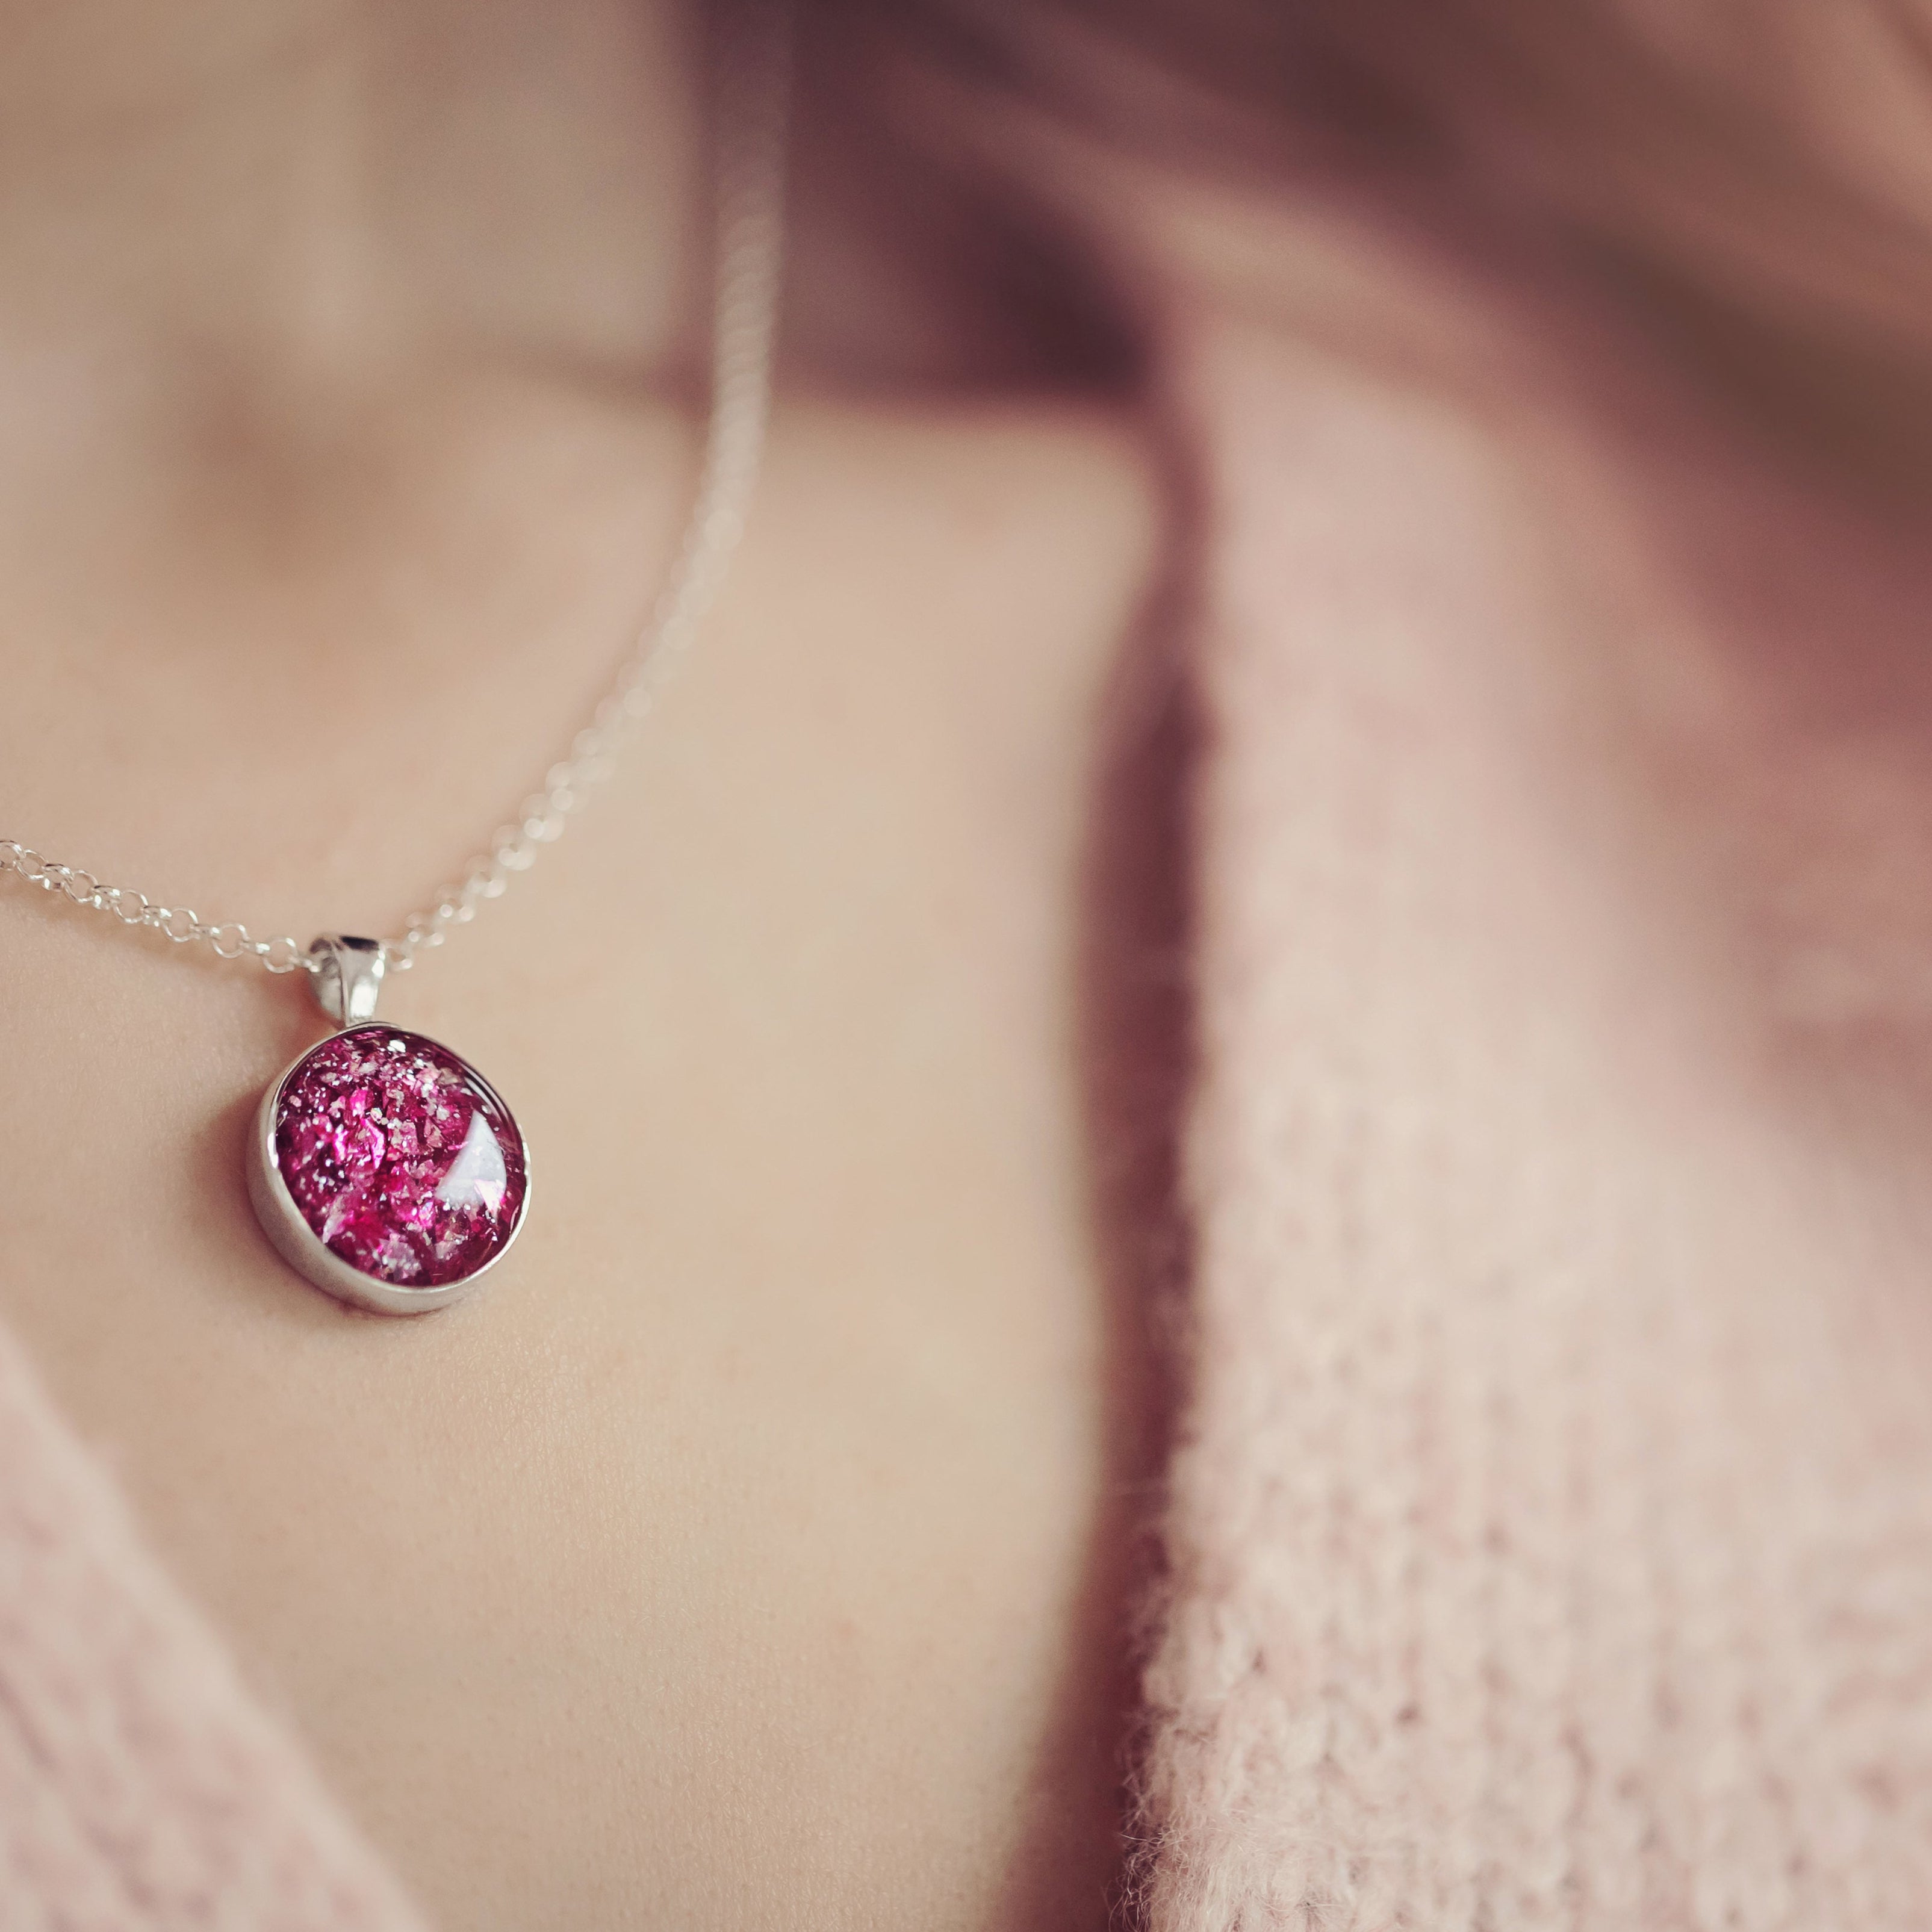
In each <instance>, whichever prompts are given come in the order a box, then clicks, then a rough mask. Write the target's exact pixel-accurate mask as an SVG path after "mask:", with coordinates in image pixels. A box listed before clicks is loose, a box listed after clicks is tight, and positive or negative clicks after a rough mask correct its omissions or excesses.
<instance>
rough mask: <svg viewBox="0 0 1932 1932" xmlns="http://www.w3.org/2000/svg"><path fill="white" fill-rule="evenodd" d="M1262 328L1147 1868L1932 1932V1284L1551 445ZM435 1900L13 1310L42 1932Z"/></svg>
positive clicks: (1224, 723)
mask: <svg viewBox="0 0 1932 1932" xmlns="http://www.w3.org/2000/svg"><path fill="white" fill-rule="evenodd" d="M1206 360H1207V363H1208V368H1209V371H1210V374H1209V380H1208V381H1207V382H1206V383H1205V385H1204V386H1203V389H1202V396H1203V398H1204V401H1203V411H1204V417H1205V424H1206V427H1207V429H1208V433H1209V437H1210V443H1211V447H1212V449H1213V450H1214V453H1215V454H1214V464H1215V475H1216V478H1217V485H1218V490H1219V495H1220V505H1219V510H1220V514H1219V519H1218V523H1219V529H1220V540H1219V551H1218V556H1217V565H1216V568H1215V571H1214V583H1215V589H1214V600H1213V601H1214V607H1213V609H1212V610H1211V620H1210V622H1209V623H1208V627H1207V631H1206V637H1205V651H1204V654H1203V658H1202V670H1201V676H1202V681H1203V688H1204V697H1205V704H1206V708H1207V711H1208V718H1209V722H1210V726H1211V753H1210V756H1209V758H1208V763H1207V766H1206V769H1205V775H1204V778H1203V787H1204V789H1203V793H1202V809H1201V812H1200V817H1199V826H1200V837H1201V841H1202V851H1201V857H1200V863H1201V866H1202V904H1201V931H1200V942H1199V943H1200V956H1199V988H1200V993H1199V998H1200V1025H1201V1031H1202V1060H1201V1067H1200V1073H1199V1087H1198V1089H1197V1091H1196V1094H1195V1095H1194V1097H1193V1101H1192V1114H1191V1122H1190V1160H1189V1177H1190V1178H1189V1189H1190V1205H1191V1208H1192V1211H1193V1215H1194V1217H1195V1220H1196V1226H1197V1229H1198V1234H1199V1243H1200V1252H1199V1267H1198V1272H1197V1278H1196V1283H1195V1287H1194V1307H1195V1310H1196V1322H1195V1331H1194V1336H1193V1343H1192V1345H1191V1349H1190V1355H1189V1359H1188V1361H1187V1363H1186V1364H1184V1373H1185V1378H1186V1385H1187V1397H1186V1400H1185V1403H1184V1412H1183V1415H1182V1423H1181V1444H1180V1447H1179V1448H1178V1451H1177V1454H1176V1458H1175V1465H1174V1469H1173V1471H1172V1502H1171V1507H1170V1512H1169V1521H1168V1525H1167V1536H1168V1547H1169V1557H1170V1564H1169V1576H1168V1577H1167V1580H1166V1583H1165V1584H1164V1585H1163V1598H1162V1601H1161V1604H1160V1607H1159V1608H1160V1614H1159V1617H1158V1619H1157V1625H1156V1629H1157V1642H1156V1647H1155V1651H1154V1656H1153V1659H1152V1662H1151V1668H1150V1670H1149V1673H1148V1682H1147V1698H1148V1713H1147V1718H1148V1745H1147V1751H1146V1757H1145V1767H1144V1786H1145V1811H1144V1814H1143V1818H1142V1837H1143V1841H1144V1842H1143V1846H1142V1856H1141V1858H1140V1859H1139V1863H1138V1865H1137V1867H1136V1872H1137V1887H1136V1898H1137V1902H1138V1903H1139V1905H1140V1906H1142V1908H1143V1909H1144V1910H1145V1913H1146V1915H1147V1918H1148V1921H1149V1923H1150V1924H1151V1925H1152V1926H1154V1927H1157V1928H1159V1932H1235V1928H1241V1932H1260V1928H1262V1927H1293V1928H1296V1932H1317V1928H1320V1932H1394V1928H1396V1927H1411V1928H1415V1932H1451V1928H1458V1927H1469V1928H1478V1927H1481V1928H1486V1932H1530V1928H1537V1929H1538V1932H1541V1928H1556V1927H1579V1928H1584V1927H1618V1928H1628V1932H1691V1928H1697V1932H1721V1928H1727V1929H1728V1928H1735V1932H1773V1928H1781V1927H1794V1928H1815V1932H1854V1928H1856V1932H1907V1928H1912V1929H1913V1932H1924V1928H1925V1927H1932V1401H1928V1400H1927V1390H1928V1388H1932V1321H1928V1312H1932V1297H1928V1296H1927V1295H1925V1294H1924V1292H1923V1290H1924V1283H1923V1282H1922V1281H1921V1280H1894V1279H1890V1278H1888V1277H1887V1274H1886V1273H1885V1270H1884V1268H1882V1267H1878V1266H1869V1267H1868V1266H1867V1265H1866V1264H1865V1262H1864V1259H1863V1258H1862V1256H1861V1247H1860V1243H1859V1239H1858V1226H1859V1220H1860V1214H1861V1209H1860V1205H1859V1202H1858V1196H1857V1194H1856V1191H1855V1187H1854V1185H1853V1184H1852V1182H1851V1181H1849V1180H1848V1179H1847V1178H1846V1177H1845V1176H1844V1175H1841V1174H1840V1173H1838V1172H1837V1170H1836V1169H1835V1167H1834V1166H1833V1164H1832V1159H1831V1157H1830V1155H1829V1147H1828V1145H1826V1143H1825V1142H1823V1141H1821V1142H1820V1143H1819V1144H1817V1145H1814V1144H1812V1143H1811V1142H1808V1140H1807V1139H1806V1136H1805V1133H1804V1132H1803V1130H1802V1128H1801V1127H1798V1126H1796V1125H1793V1124H1789V1123H1787V1124H1780V1123H1779V1117H1778V1114H1777V1111H1776V1109H1775V1107H1773V1106H1770V1105H1769V1103H1768V1102H1763V1097H1762V1096H1761V1094H1759V1092H1758V1090H1757V1088H1754V1085H1753V1080H1754V1076H1753V1075H1752V1073H1751V1067H1750V1056H1749V1055H1748V1054H1747V1053H1744V1052H1739V1054H1738V1055H1736V1057H1735V1062H1734V1063H1733V1061H1727V1059H1726V1057H1725V1055H1726V1051H1727V1049H1725V1048H1724V1044H1723V1028H1722V1025H1721V1023H1720V1021H1719V1020H1718V1019H1717V1018H1716V1017H1714V1016H1716V1015H1718V1013H1721V1007H1720V1006H1716V1005H1712V1004H1710V1003H1708V1002H1705V1001H1702V1000H1701V999H1700V997H1699V996H1698V995H1697V994H1696V992H1695V990H1694V989H1695V983H1696V969H1695V966H1694V962H1691V963H1687V962H1686V961H1685V960H1684V959H1681V958H1679V957H1678V956H1677V955H1676V953H1673V949H1672V945H1671V944H1670V922H1669V921H1668V920H1667V919H1661V920H1660V919H1657V918H1656V917H1655V916H1653V917H1652V918H1651V919H1649V920H1648V921H1647V919H1646V916H1645V913H1644V910H1643V908H1644V904H1645V903H1646V901H1645V898H1644V892H1645V891H1646V888H1645V887H1644V886H1643V885H1642V884H1641V883H1640V881H1638V880H1637V879H1636V878H1635V877H1634V871H1635V870H1636V869H1637V868H1634V863H1633V862H1632V861H1631V858H1630V855H1629V850H1628V844H1627V842H1625V843H1620V842H1619V841H1620V835H1619V833H1618V832H1617V825H1618V823H1619V820H1617V817H1616V812H1615V811H1613V810H1611V809H1610V808H1607V807H1606V806H1605V805H1604V802H1603V801H1604V799H1606V798H1609V797H1613V796H1614V795H1615V793H1616V784H1615V779H1616V772H1615V770H1614V769H1613V764H1614V760H1609V759H1607V757H1605V756H1604V755H1603V754H1601V747H1600V746H1599V745H1598V741H1597V740H1596V739H1595V738H1594V737H1593V736H1592V733H1591V731H1590V730H1589V728H1588V719H1587V717H1586V716H1584V715H1582V714H1581V713H1580V711H1579V709H1578V707H1577V706H1576V704H1575V703H1574V701H1573V700H1574V688H1573V686H1572V685H1571V683H1568V682H1566V681H1565V676H1564V675H1563V674H1562V673H1561V672H1560V668H1559V666H1560V661H1562V660H1563V656H1564V649H1563V647H1564V646H1565V640H1566V639H1573V638H1574V634H1575V632H1576V629H1577V623H1576V618H1577V611H1576V607H1575V606H1574V604H1572V603H1571V602H1570V601H1568V600H1567V599H1566V598H1565V593H1564V589H1563V585H1562V571H1561V570H1560V569H1559V568H1556V567H1555V566H1554V565H1552V564H1551V563H1550V560H1549V559H1544V558H1542V557H1541V556H1538V555H1536V554H1535V553H1533V552H1532V550H1530V549H1529V548H1528V547H1526V546H1524V545H1523V544H1521V543H1520V541H1519V540H1518V538H1517V535H1516V534H1515V532H1517V530H1518V529H1520V527H1522V526H1523V525H1524V523H1525V522H1526V520H1525V519H1523V518H1521V517H1519V516H1517V514H1515V508H1516V506H1515V505H1514V503H1513V500H1512V496H1511V492H1512V490H1513V489H1514V487H1515V486H1514V484H1512V483H1511V481H1510V479H1509V478H1508V476H1507V475H1505V474H1504V473H1502V472H1501V471H1500V470H1499V469H1497V468H1496V466H1494V465H1493V463H1491V461H1490V460H1489V459H1487V458H1485V457H1484V455H1482V454H1481V451H1480V449H1479V448H1478V446H1477V445H1476V444H1475V443H1473V442H1472V440H1469V439H1468V438H1466V437H1464V436H1463V435H1461V434H1459V433H1458V432H1457V431H1455V430H1454V428H1453V427H1451V425H1449V424H1448V422H1447V420H1446V419H1445V422H1444V423H1443V424H1442V425H1439V426H1436V427H1432V426H1430V423H1429V422H1428V421H1427V417H1426V416H1421V417H1418V415H1417V414H1416V413H1415V412H1414V411H1412V410H1409V411H1405V410H1394V409H1392V408H1390V407H1388V406H1386V405H1385V404H1383V403H1382V402H1379V401H1378V400H1377V398H1376V395H1375V394H1374V392H1373V391H1371V390H1369V389H1364V390H1363V391H1362V392H1360V393H1359V394H1354V393H1352V392H1349V390H1348V389H1347V388H1346V386H1338V385H1337V383H1336V382H1334V380H1332V378H1328V377H1325V378H1323V379H1322V380H1305V379H1304V374H1303V373H1302V372H1301V371H1299V370H1298V368H1297V366H1296V364H1295V359H1294V358H1293V357H1292V356H1291V355H1289V354H1288V353H1286V352H1285V351H1283V350H1280V349H1278V348H1277V349H1273V350H1270V349H1267V348H1265V347H1262V346H1260V345H1258V344H1246V345H1244V344H1241V342H1240V341H1238V340H1237V339H1236V338H1234V337H1233V336H1232V335H1230V336H1229V338H1227V339H1226V341H1223V343H1222V344H1220V346H1219V347H1216V348H1214V349H1213V350H1211V352H1210V353H1208V356H1207V359H1206ZM1652 898H1655V892H1653V893H1652ZM1684 987H1690V988H1691V989H1692V990H1691V991H1689V992H1682V989H1683V988H1684ZM1679 992H1682V997H1678V996H1676V995H1677V994H1678V993H1679ZM1714 1042H1715V1044H1714ZM1693 1067H1696V1068H1699V1069H1701V1070H1702V1071H1701V1072H1700V1073H1699V1074H1698V1075H1697V1077H1692V1075H1691V1071H1690V1070H1691V1069H1692V1068H1693ZM1714 1067H1715V1068H1716V1069H1717V1070H1718V1071H1717V1072H1716V1073H1713V1072H1712V1069H1713V1068H1714ZM1727 1068H1729V1069H1730V1071H1729V1072H1727V1071H1726V1069H1727ZM1761 1102H1762V1103H1761ZM415 1924H416V1920H415V1918H414V1917H413V1914H412V1912H411V1911H410V1908H409V1907H408V1906H407V1904H406V1903H404V1900H402V1899H401V1897H400V1896H399V1895H398V1892H397V1891H396V1890H395V1888H394V1886H393V1885H392V1883H391V1882H390V1881H389V1879H388V1878H387V1877H386V1876H385V1875H384V1873H383V1872H382V1871H381V1870H380V1869H379V1867H378V1866H377V1862H376V1861H375V1860H374V1858H373V1857H372V1855H371V1854H370V1853H369V1852H368V1851H367V1850H365V1849H364V1847H363V1846H362V1845H361V1844H360V1843H359V1841H357V1839H356V1836H355V1835H354V1834H353V1832H352V1831H351V1830H350V1828H349V1827H348V1826H347V1825H346V1824H345V1823H344V1821H343V1820H342V1819H341V1817H340V1815H339V1814H338V1811H337V1810H336V1809H335V1806H334V1805H333V1804H332V1802H331V1801H330V1800H329V1798H328V1796H326V1794H325V1793H323V1791H321V1790H320V1789H319V1788H318V1787H317V1784H316V1783H315V1781H314V1778H313V1777H312V1776H311V1774H310V1772H308V1770H307V1769H306V1768H305V1765H304V1763H303V1760H302V1754H301V1752H300V1751H299V1748H297V1746H296V1745H295V1744H294V1743H293V1742H291V1741H290V1739H288V1738H287V1736H284V1735H283V1734H282V1733H281V1732H280V1731H279V1730H278V1728H277V1727H276V1726H275V1724H272V1722H271V1721H269V1719H268V1718H266V1716H265V1715H264V1714H263V1712H261V1711H260V1710H259V1709H257V1708H256V1707H255V1706H254V1705H253V1704H251V1702H250V1700H249V1698H248V1694H247V1693H246V1692H245V1690H244V1689H243V1688H242V1685H241V1684H240V1683H239V1681H238V1679H237V1677H236V1674H235V1673H234V1671H233V1670H232V1669H231V1668H230V1667H229V1664H228V1663H227V1662H226V1661H225V1660H224V1658H223V1656H222V1655H221V1653H220V1649H219V1647H218V1646H217V1644H216V1643H215V1642H214V1640H213V1639H212V1638H211V1635H210V1634H209V1633H208V1631H207V1630H206V1629H205V1628H203V1627H202V1625H201V1624H200V1623H199V1622H197V1620H196V1618H195V1616H193V1614H192V1613H190V1610H188V1609H187V1607H186V1606H185V1604H184V1602H183V1601H182V1599H181V1597H180V1596H179V1595H178V1594H177V1592H175V1589H173V1588H172V1586H171V1585H170V1584H169V1582H168V1580H166V1578H165V1577H163V1576H162V1575H161V1574H160V1572H159V1571H158V1570H157V1568H156V1567H155V1566H154V1564H153V1562H151V1559H149V1558H148V1557H147V1556H145V1554H144V1553H142V1550H141V1548H140V1547H139V1539H138V1537H137V1536H136V1533H135V1532H134V1531H133V1529H132V1528H131V1526H130V1523H129V1521H128V1519H127V1514H126V1513H125V1511H124V1509H123V1508H122V1507H121V1504H120V1503H119V1502H118V1500H117V1499H116V1497H115V1495H114V1493H113V1490H112V1489H111V1487H110V1484H109V1483H108V1481H107V1478H106V1477H105V1475H104V1474H103V1472H102V1471H101V1469H99V1468H98V1466H96V1465H95V1463H93V1462H92V1460H90V1459H89V1457H88V1455H87V1454H86V1453H85V1452H84V1451H83V1449H82V1448H80V1446H79V1445H77V1443H76V1442H75V1441H74V1439H73V1437H72V1436H71V1434H70V1433H69V1431H68V1429H67V1428H66V1427H65V1425H64V1424H63V1423H62V1421H61V1420H60V1418H58V1416H56V1415H55V1414H54V1413H53V1412H52V1411H51V1410H50V1409H49V1407H48V1406H47V1404H46V1401H45V1400H44V1398H43V1397H42V1395H41V1394H40V1393H39V1391H38V1390H37V1387H36V1385H35V1384H34V1380H33V1378H32V1377H31V1375H30V1373H28V1370H26V1367H25V1366H24V1365H23V1363H22V1362H21V1361H20V1359H19V1357H18V1355H17V1352H16V1351H15V1350H14V1349H13V1348H11V1347H10V1346H8V1345H7V1344H6V1343H5V1340H4V1338H0V1926H4V1927H6V1928H7V1932H27V1928H42V1927H44V1928H53V1927H59V1928H61V1932H83V1928H85V1932H95V1928H100V1932H109V1928H113V1932H190V1928H193V1932H208V1928H213V1927H236V1928H238V1932H239V1928H244V1927H245V1928H249V1932H259V1928H263V1927H275V1928H278V1932H281V1929H282V1928H287V1932H295V1929H296V1928H302V1932H349V1928H352V1927H354V1928H362V1929H363V1932H404V1928H408V1927H413V1926H414V1925H415Z"/></svg>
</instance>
